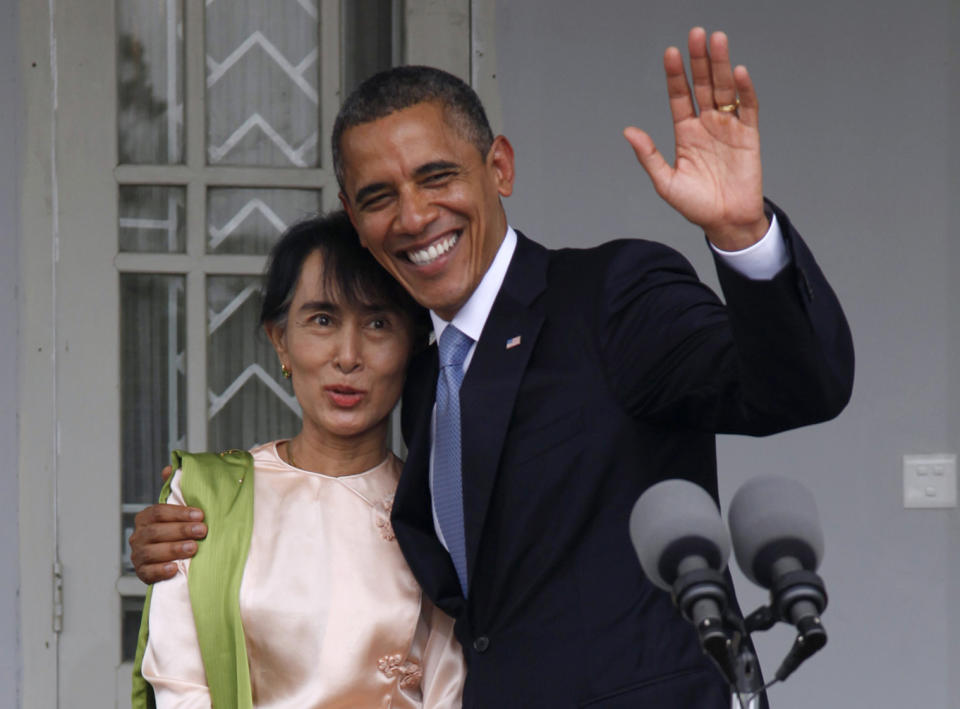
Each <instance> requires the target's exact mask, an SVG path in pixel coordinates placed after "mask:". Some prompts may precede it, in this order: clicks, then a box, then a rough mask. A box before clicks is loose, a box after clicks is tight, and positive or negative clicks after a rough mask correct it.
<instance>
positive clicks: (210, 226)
mask: <svg viewBox="0 0 960 709" xmlns="http://www.w3.org/2000/svg"><path fill="white" fill-rule="evenodd" d="M320 197H321V193H320V191H319V190H293V189H282V190H271V189H265V188H237V187H211V188H210V190H209V191H208V192H207V253H210V254H255V255H266V254H267V253H268V252H269V251H270V247H271V246H273V244H274V242H275V241H276V240H277V238H278V237H279V236H280V234H281V233H283V231H284V230H285V229H286V228H287V227H288V226H290V225H291V224H293V223H294V222H297V221H299V220H301V219H304V218H306V217H310V216H313V215H315V214H317V212H318V211H319V210H320Z"/></svg>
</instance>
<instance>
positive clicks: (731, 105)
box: [717, 99, 740, 113]
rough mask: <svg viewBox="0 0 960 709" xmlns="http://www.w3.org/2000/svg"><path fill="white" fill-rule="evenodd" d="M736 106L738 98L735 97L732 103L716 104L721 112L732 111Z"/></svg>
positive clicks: (738, 105)
mask: <svg viewBox="0 0 960 709" xmlns="http://www.w3.org/2000/svg"><path fill="white" fill-rule="evenodd" d="M738 108H740V99H737V100H736V101H734V102H733V103H725V104H723V105H722V106H717V110H718V111H720V112H722V113H733V112H734V111H736V110H737V109H738Z"/></svg>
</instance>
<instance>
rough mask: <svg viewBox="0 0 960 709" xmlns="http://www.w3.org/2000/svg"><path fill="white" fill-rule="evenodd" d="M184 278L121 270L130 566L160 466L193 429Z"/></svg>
mask: <svg viewBox="0 0 960 709" xmlns="http://www.w3.org/2000/svg"><path fill="white" fill-rule="evenodd" d="M184 280H185V279H184V277H183V276H167V275H154V274H141V273H124V274H121V275H120V346H121V352H120V402H121V403H120V407H121V408H120V426H121V429H122V430H121V434H122V435H121V440H122V444H121V447H122V450H121V465H120V470H121V475H122V482H121V496H122V497H121V499H122V503H123V510H122V511H123V515H122V533H123V536H122V540H123V541H122V543H123V549H124V555H123V565H124V569H126V570H129V569H130V563H129V561H130V559H129V550H128V549H127V548H126V545H127V541H126V540H127V538H128V537H129V536H130V533H131V532H132V531H133V517H134V515H135V514H136V513H137V512H138V511H140V509H142V508H143V507H145V506H146V505H148V504H151V503H153V502H156V500H157V497H158V495H159V494H160V487H161V484H162V483H161V480H160V468H162V467H163V466H164V465H165V464H166V463H167V461H169V459H170V451H171V450H173V449H174V448H182V447H183V446H184V443H185V435H186V415H185V408H184V404H185V400H186V380H185V376H184V375H185V372H184V364H183V350H184Z"/></svg>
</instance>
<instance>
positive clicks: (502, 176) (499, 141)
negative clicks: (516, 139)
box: [487, 135, 515, 197]
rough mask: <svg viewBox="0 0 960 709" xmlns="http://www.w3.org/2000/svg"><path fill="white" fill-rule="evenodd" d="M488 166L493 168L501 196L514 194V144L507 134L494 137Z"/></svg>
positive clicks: (488, 154)
mask: <svg viewBox="0 0 960 709" xmlns="http://www.w3.org/2000/svg"><path fill="white" fill-rule="evenodd" d="M487 166H488V167H489V168H490V169H491V170H493V174H494V179H495V180H496V182H497V192H499V193H500V196H501V197H509V196H510V195H511V194H513V178H514V174H515V173H514V161H513V146H512V145H510V141H509V140H507V139H506V137H505V136H502V135H498V136H497V137H496V138H494V139H493V144H492V145H491V146H490V151H489V152H488V153H487Z"/></svg>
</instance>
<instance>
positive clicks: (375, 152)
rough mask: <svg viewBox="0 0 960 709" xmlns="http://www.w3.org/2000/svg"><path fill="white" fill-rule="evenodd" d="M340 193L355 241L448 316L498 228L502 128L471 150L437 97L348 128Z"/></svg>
mask: <svg viewBox="0 0 960 709" xmlns="http://www.w3.org/2000/svg"><path fill="white" fill-rule="evenodd" d="M341 149H342V153H343V164H344V184H343V191H342V192H341V194H340V199H341V201H342V202H343V205H344V208H345V209H346V210H347V212H348V213H349V215H350V219H351V220H352V221H353V224H354V226H355V227H356V228H357V232H358V233H359V235H360V241H361V242H362V243H363V245H364V246H366V247H367V248H368V249H369V250H370V252H371V253H372V254H373V256H374V257H375V258H376V259H377V261H379V262H380V264H381V265H382V266H383V267H384V268H385V269H386V270H387V271H389V272H390V274H392V275H393V277H394V278H396V279H397V280H398V281H399V282H400V283H401V284H402V285H403V287H404V288H406V289H407V290H408V291H409V292H410V294H411V295H412V296H413V297H414V298H415V299H416V300H417V301H418V302H419V303H420V304H421V305H423V306H425V307H427V308H430V309H431V310H433V311H435V312H436V313H437V314H438V315H439V316H440V317H442V318H444V319H445V320H450V319H452V318H453V316H454V315H456V313H457V311H458V310H459V309H460V308H461V307H462V306H463V304H464V303H466V302H467V300H468V299H469V298H470V296H471V295H472V293H473V291H474V290H475V289H476V287H477V285H478V284H479V283H480V280H481V279H482V278H483V275H484V273H486V271H487V268H489V266H490V263H491V262H492V261H493V257H494V256H495V255H496V253H497V249H498V248H499V247H500V243H501V242H502V241H503V237H504V235H505V234H506V231H507V222H506V215H505V214H504V212H503V207H502V205H501V204H500V197H506V196H509V195H510V193H511V192H512V191H513V149H512V148H511V147H510V143H509V142H508V141H507V139H506V138H504V137H502V136H499V137H497V138H496V139H495V140H494V141H493V145H492V147H491V148H490V151H489V153H488V154H487V155H486V156H484V155H481V154H480V151H479V150H477V148H476V147H475V145H474V144H473V143H471V142H470V141H469V140H467V139H466V138H465V137H463V135H462V132H461V131H459V130H457V128H456V127H455V125H453V124H452V122H451V120H448V119H447V117H446V115H445V111H444V108H443V106H442V105H441V104H440V103H438V102H432V101H429V102H424V103H418V104H415V105H414V106H411V107H410V108H405V109H402V110H399V111H395V112H393V113H391V114H389V115H387V116H385V117H384V118H380V119H378V120H375V121H371V122H370V123H362V124H360V125H357V126H354V127H352V128H348V129H347V130H346V131H345V132H344V133H343V137H342V140H341Z"/></svg>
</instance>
